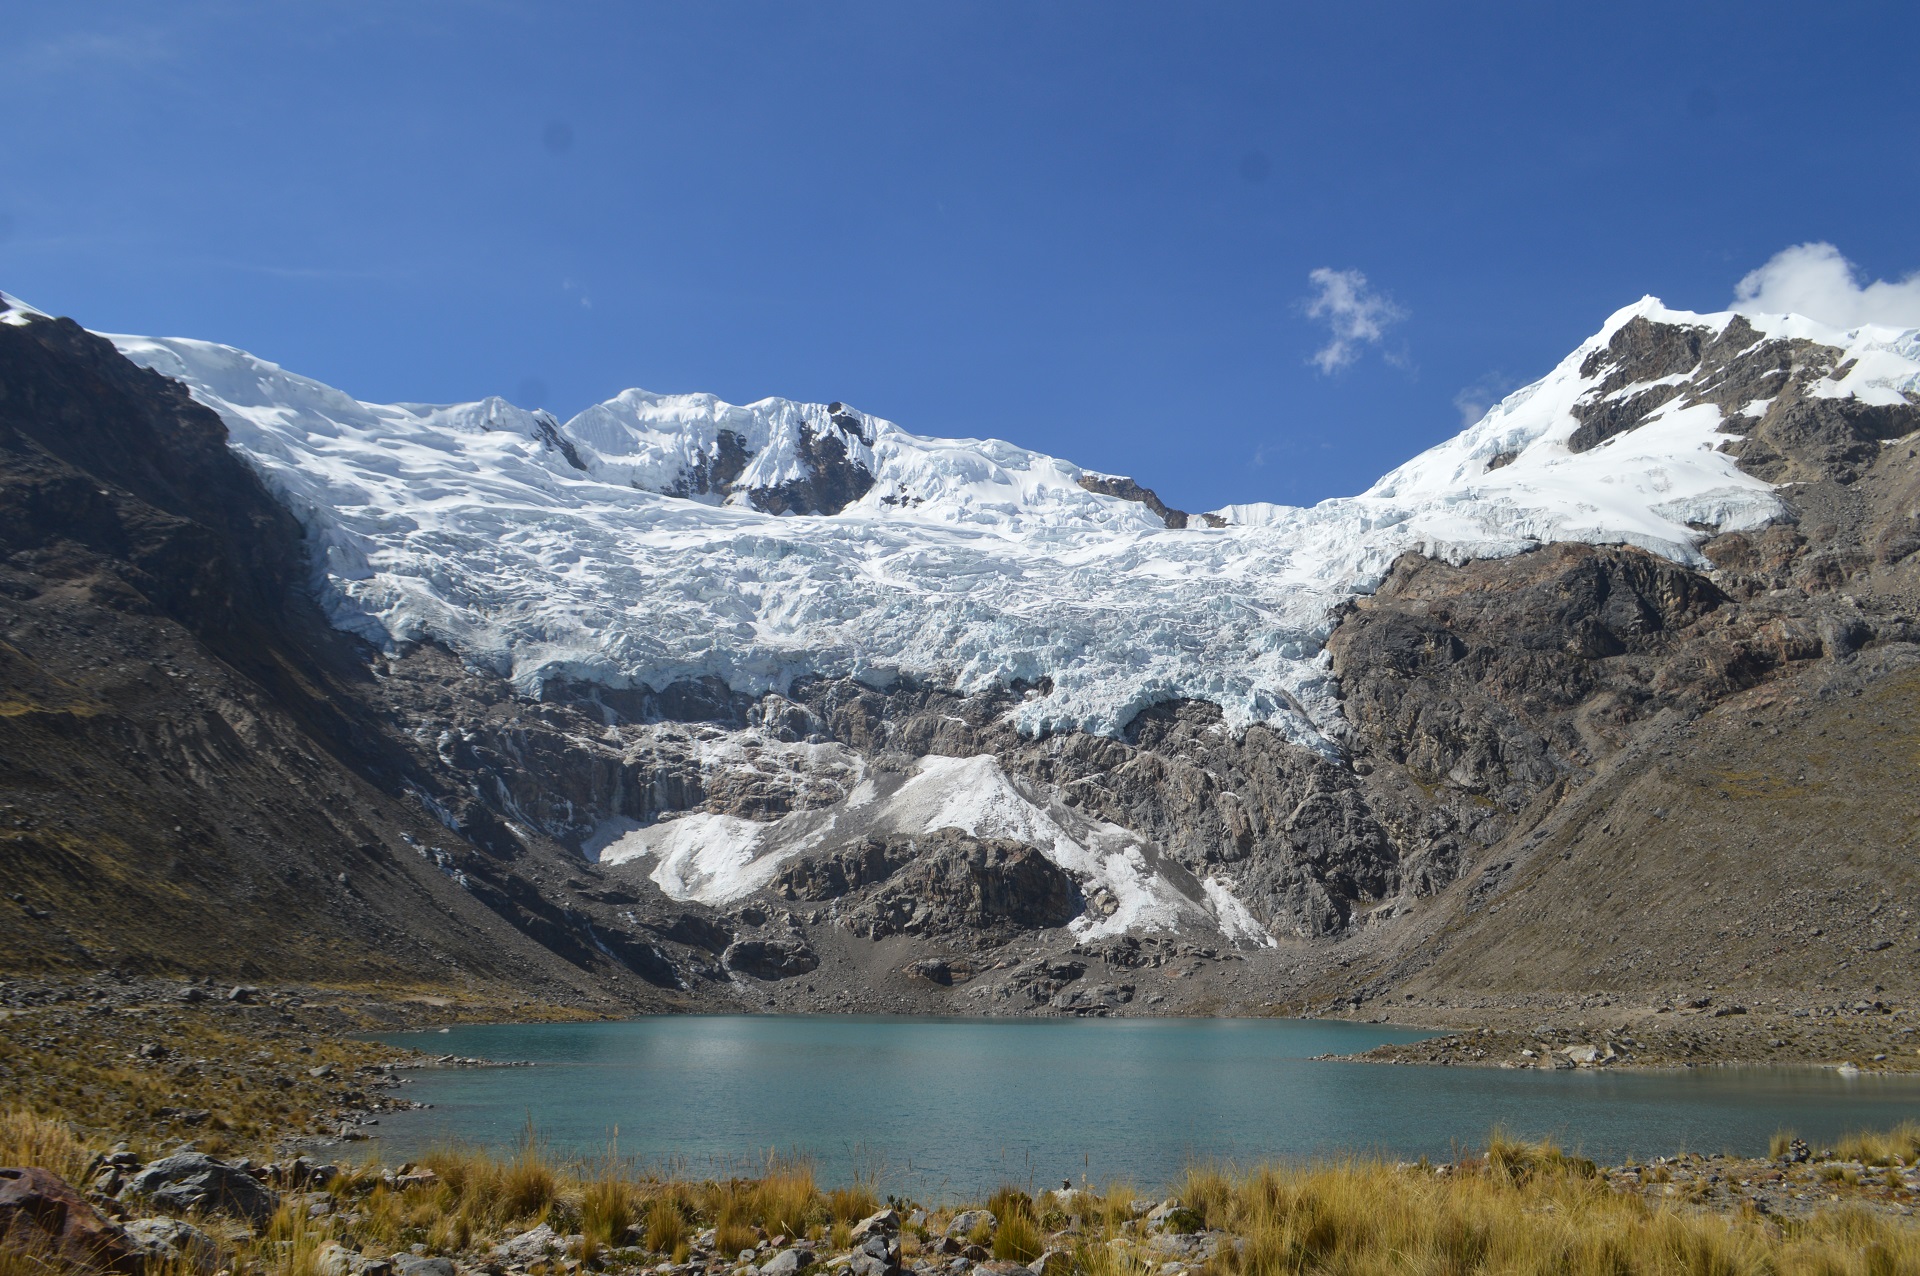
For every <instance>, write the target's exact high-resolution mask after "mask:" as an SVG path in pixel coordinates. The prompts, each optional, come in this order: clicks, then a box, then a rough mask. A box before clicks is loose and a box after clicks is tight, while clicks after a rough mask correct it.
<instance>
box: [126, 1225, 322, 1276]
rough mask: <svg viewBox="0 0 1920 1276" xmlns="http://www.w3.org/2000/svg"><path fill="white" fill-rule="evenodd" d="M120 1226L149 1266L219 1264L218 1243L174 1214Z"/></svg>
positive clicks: (201, 1267) (203, 1266) (198, 1269)
mask: <svg viewBox="0 0 1920 1276" xmlns="http://www.w3.org/2000/svg"><path fill="white" fill-rule="evenodd" d="M121 1230H122V1231H123V1232H124V1233H125V1234H126V1237H127V1243H128V1244H129V1245H131V1246H132V1247H133V1249H134V1251H135V1252H136V1253H138V1254H139V1255H140V1258H141V1261H142V1262H144V1263H146V1264H147V1265H148V1266H149V1267H153V1266H160V1265H163V1264H171V1263H177V1262H181V1261H183V1260H184V1261H185V1262H186V1263H187V1264H188V1265H189V1266H191V1267H192V1268H193V1270H194V1271H196V1272H211V1271H213V1270H215V1269H216V1268H217V1267H219V1265H220V1246H219V1243H218V1242H216V1241H215V1240H214V1239H213V1237H211V1236H209V1235H207V1234H206V1233H205V1232H203V1231H201V1230H200V1229H199V1228H197V1227H195V1226H194V1225H193V1224H192V1223H186V1222H182V1221H181V1220H180V1219H177V1218H137V1219H135V1220H133V1221H132V1222H131V1223H128V1224H126V1226H125V1227H123V1228H122V1229H121ZM355 1257H356V1258H357V1257H359V1255H357V1254H356V1255H355Z"/></svg>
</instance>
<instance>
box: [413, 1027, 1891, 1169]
mask: <svg viewBox="0 0 1920 1276" xmlns="http://www.w3.org/2000/svg"><path fill="white" fill-rule="evenodd" d="M1424 1035H1429V1034H1425V1033H1421V1032H1418V1031H1409V1030H1405V1029H1394V1028H1386V1027H1380V1026H1374V1025H1364V1024H1347V1023H1320V1022H1311V1021H1298V1020H1272V1019H1090V1020H1062V1019H1039V1020H1033V1019H1026V1020H1022V1019H926V1018H910V1017H898V1018H895V1017H881V1016H876V1017H857V1016H847V1015H832V1016H820V1017H786V1016H773V1015H765V1016H762V1015H743V1016H697V1015H676V1016H662V1017H658V1018H647V1019H637V1020H630V1021H626V1022H621V1023H592V1024H531V1025H496V1026H485V1027H465V1028H455V1029H452V1030H451V1031H449V1032H422V1033H401V1034H393V1035H388V1036H385V1037H383V1040H387V1041H391V1042H394V1043H395V1044H399V1045H408V1046H415V1047H418V1048H420V1049H422V1050H426V1051H428V1052H430V1053H434V1054H447V1053H452V1054H460V1055H477V1056H480V1057H484V1058H489V1059H496V1060H531V1061H533V1062H535V1063H536V1064H538V1065H539V1066H538V1067H533V1068H487V1069H464V1070H453V1069H449V1070H447V1071H430V1072H415V1073H411V1074H409V1075H411V1076H413V1077H414V1078H415V1079H416V1080H415V1082H414V1084H413V1085H411V1086H408V1087H407V1088H406V1090H405V1093H406V1095H407V1096H408V1097H410V1098H413V1099H417V1100H421V1101H424V1102H429V1103H432V1104H434V1105H435V1106H434V1108H433V1109H432V1110H430V1111H423V1112H411V1113H395V1114H391V1115H389V1116H386V1117H384V1118H382V1124H381V1125H380V1127H379V1128H378V1132H379V1134H380V1144H381V1146H380V1150H381V1152H382V1154H383V1155H385V1156H387V1157H388V1158H389V1159H392V1158H396V1157H404V1156H408V1155H411V1154H413V1153H417V1152H419V1151H421V1150H423V1149H425V1148H426V1147H428V1146H430V1145H431V1144H433V1143H436V1142H444V1141H448V1140H459V1141H462V1142H467V1143H478V1144H485V1145H489V1146H493V1147H496V1148H504V1147H510V1146H511V1145H512V1144H513V1142H514V1140H515V1138H516V1137H517V1136H518V1134H519V1133H520V1131H521V1130H523V1129H524V1128H525V1126H526V1124H527V1122H528V1121H529V1120H531V1121H532V1122H533V1124H534V1126H535V1127H536V1129H537V1130H538V1131H539V1134H540V1136H541V1137H542V1138H543V1139H544V1140H545V1141H546V1142H547V1143H548V1144H549V1145H551V1147H552V1148H553V1149H554V1150H556V1151H558V1152H561V1153H563V1154H565V1153H571V1154H582V1155H600V1154H604V1153H605V1152H606V1151H607V1150H608V1147H609V1145H610V1144H612V1143H613V1142H614V1140H615V1131H616V1129H617V1131H618V1144H617V1146H618V1152H619V1154H620V1155H621V1156H622V1157H629V1158H632V1159H634V1160H635V1161H636V1162H638V1163H639V1164H641V1165H643V1166H662V1167H666V1168H673V1169H677V1170H679V1171H681V1172H684V1173H692V1174H701V1175H704V1174H710V1173H715V1172H725V1171H747V1170H751V1169H753V1168H754V1167H756V1166H760V1165H764V1163H765V1161H766V1158H767V1156H768V1155H769V1154H770V1153H774V1152H779V1153H802V1154H805V1155H808V1156H810V1157H811V1158H812V1159H813V1161H814V1163H815V1167H816V1173H818V1174H819V1175H820V1177H821V1178H822V1179H823V1180H825V1181H829V1182H838V1181H842V1180H845V1179H846V1178H848V1177H850V1176H851V1175H853V1174H855V1173H866V1174H872V1175H875V1176H876V1177H877V1178H878V1179H879V1180H880V1186H881V1190H882V1191H883V1192H899V1193H903V1194H907V1195H911V1196H913V1197H915V1198H916V1199H919V1200H940V1199H945V1198H950V1197H953V1196H956V1195H967V1194H978V1193H981V1192H983V1191H985V1190H987V1189H991V1188H992V1187H993V1186H995V1185H997V1184H999V1183H1002V1182H1016V1183H1020V1184H1023V1185H1025V1184H1035V1185H1039V1186H1047V1185H1050V1184H1053V1183H1057V1182H1059V1181H1061V1180H1063V1179H1072V1180H1073V1181H1074V1182H1076V1183H1078V1182H1079V1181H1080V1180H1081V1179H1082V1177H1083V1176H1085V1177H1087V1178H1088V1179H1090V1180H1091V1181H1092V1182H1094V1183H1096V1184H1103V1183H1106V1182H1108V1181H1110V1180H1113V1179H1116V1178H1123V1179H1126V1180H1129V1181H1131V1182H1133V1183H1134V1184H1136V1185H1138V1186H1139V1187H1141V1188H1142V1189H1143V1190H1144V1189H1152V1188H1156V1187H1159V1186H1163V1185H1165V1184H1167V1183H1169V1182H1170V1181H1172V1180H1173V1179H1175V1178H1177V1177H1178V1176H1179V1174H1180V1173H1181V1171H1182V1170H1183V1169H1184V1167H1185V1166H1186V1165H1187V1164H1188V1163H1190V1162H1192V1161H1195V1160H1219V1161H1232V1162H1235V1163H1238V1164H1241V1165H1247V1164H1251V1163H1254V1162H1257V1161H1261V1160H1266V1159H1275V1158H1303V1157H1309V1156H1315V1155H1338V1154H1342V1153H1351V1152H1379V1153H1382V1154H1385V1155H1388V1156H1393V1157H1406V1158H1413V1157H1418V1156H1423V1155H1424V1156H1428V1157H1432V1158H1434V1159H1436V1160H1448V1159H1451V1158H1452V1156H1453V1155H1454V1149H1455V1148H1456V1147H1457V1146H1461V1145H1467V1144H1474V1145H1478V1144H1479V1143H1480V1142H1481V1141H1483V1140H1484V1139H1485V1137H1486V1134H1487V1131H1488V1130H1490V1129H1491V1128H1492V1127H1494V1126H1495V1125H1504V1126H1505V1127H1506V1128H1508V1129H1509V1130H1512V1131H1514V1132H1515V1133H1518V1134H1521V1135H1525V1136H1527V1137H1540V1136H1547V1135H1551V1136H1553V1137H1556V1138H1558V1139H1559V1140H1560V1141H1561V1142H1562V1143H1563V1144H1564V1145H1566V1146H1568V1147H1572V1148H1579V1149H1581V1150H1583V1151H1584V1152H1585V1153H1586V1154H1587V1155H1590V1156H1594V1157H1597V1158H1603V1159H1605V1160H1608V1161H1618V1160H1619V1159H1621V1158H1623V1157H1625V1156H1626V1155H1627V1154H1629V1153H1633V1154H1635V1155H1639V1156H1642V1157H1646V1156H1653V1155H1661V1154H1666V1153H1671V1152H1676V1151H1683V1150H1692V1151H1722V1150H1732V1151H1737V1152H1760V1151H1764V1150H1765V1148H1766V1143H1767V1138H1768V1136H1769V1135H1770V1134H1772V1133H1773V1131H1775V1130H1776V1129H1779V1128H1780V1127H1782V1126H1790V1127H1792V1128H1794V1129H1796V1130H1798V1131H1799V1132H1800V1133H1801V1134H1803V1135H1804V1136H1806V1137H1807V1138H1808V1139H1810V1140H1813V1141H1815V1142H1816V1144H1817V1143H1818V1141H1819V1140H1822V1139H1832V1138H1833V1137H1835V1136H1836V1135H1838V1134H1840V1133H1842V1132H1844V1131H1846V1130H1849V1129H1855V1128H1859V1127H1861V1126H1886V1125H1890V1124H1892V1123H1893V1122H1895V1121H1898V1120H1901V1119H1904V1118H1914V1117H1920V1079H1910V1078H1909V1079H1901V1078H1880V1077H1875V1076H1872V1075H1867V1076H1860V1077H1853V1078H1843V1077H1840V1076H1838V1075H1837V1074H1835V1073H1834V1072H1832V1071H1831V1070H1822V1069H1773V1068H1768V1069H1727V1068H1714V1069H1696V1070H1691V1071H1681V1072H1657V1073H1656V1072H1648V1073H1629V1072H1611V1071H1593V1070H1581V1071H1578V1072H1532V1071H1528V1072H1518V1071H1505V1070H1501V1069H1497V1068H1438V1067H1393V1066H1385V1065H1380V1064H1361V1063H1333V1062H1315V1061H1313V1060H1312V1058H1311V1056H1313V1055H1319V1054H1328V1053H1348V1052H1352V1051H1356V1050H1364V1049H1367V1048H1369V1047H1372V1046H1375V1045H1379V1044H1382V1043H1384V1042H1392V1041H1410V1040H1415V1039H1417V1038H1419V1037H1421V1036H1424Z"/></svg>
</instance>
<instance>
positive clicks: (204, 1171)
mask: <svg viewBox="0 0 1920 1276" xmlns="http://www.w3.org/2000/svg"><path fill="white" fill-rule="evenodd" d="M130 1186H131V1187H132V1188H133V1190H134V1191H135V1192H138V1193H140V1194H141V1195H142V1196H146V1197H149V1198H151V1199H152V1200H153V1201H154V1202H156V1203H157V1204H160V1205H164V1206H166V1207H167V1208H169V1209H177V1210H202V1211H221V1212H224V1213H228V1214H238V1215H239V1216H241V1217H242V1218H245V1219H247V1220H248V1221H249V1222H254V1223H264V1222H266V1221H267V1219H269V1218H271V1217H272V1216H273V1211H274V1209H275V1208H276V1207H277V1206H278V1205H279V1203H280V1202H279V1198H278V1197H277V1196H275V1195H274V1193H273V1190H272V1189H271V1188H269V1187H268V1186H267V1185H266V1184H264V1183H262V1182H261V1181H260V1180H259V1179H257V1178H255V1177H253V1175H251V1174H249V1173H247V1171H246V1170H244V1169H242V1168H241V1167H239V1166H237V1165H228V1164H226V1163H225V1162H224V1161H216V1160H215V1159H214V1158H212V1157H210V1156H208V1155H207V1154H206V1153H204V1152H176V1153H174V1154H173V1155H172V1156H169V1157H163V1158H161V1159H160V1160H158V1161H155V1162H154V1163H153V1164H152V1165H149V1166H148V1167H147V1168H146V1169H144V1170H142V1171H140V1173H138V1174H136V1175H135V1176H134V1178H133V1182H132V1183H131V1184H130Z"/></svg>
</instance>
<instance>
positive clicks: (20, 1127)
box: [0, 1108, 93, 1186]
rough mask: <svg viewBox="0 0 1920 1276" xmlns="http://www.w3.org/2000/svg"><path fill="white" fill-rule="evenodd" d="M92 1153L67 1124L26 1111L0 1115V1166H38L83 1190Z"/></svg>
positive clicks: (20, 1109)
mask: <svg viewBox="0 0 1920 1276" xmlns="http://www.w3.org/2000/svg"><path fill="white" fill-rule="evenodd" d="M92 1159H93V1149H92V1148H91V1147H89V1146H88V1145H87V1144H86V1142H85V1141H84V1140H82V1139H81V1138H80V1137H79V1136H78V1135H76V1134H75V1133H74V1132H73V1129H72V1127H71V1126H69V1125H68V1124H67V1123H66V1122H64V1121H55V1120H52V1119H51V1118H48V1117H43V1116H41V1115H39V1114H38V1113H36V1112H32V1111H29V1110H28V1109H26V1108H9V1109H8V1110H7V1111H6V1112H5V1113H0V1165H37V1166H39V1167H40V1168H41V1169H45V1170H52V1171H53V1172H54V1173H55V1174H58V1175H59V1176H60V1177H61V1178H63V1179H65V1180H67V1181H68V1182H69V1183H73V1184H75V1185H76V1186H82V1184H81V1183H80V1177H81V1175H83V1174H85V1173H86V1169H87V1163H88V1162H90V1161H91V1160H92Z"/></svg>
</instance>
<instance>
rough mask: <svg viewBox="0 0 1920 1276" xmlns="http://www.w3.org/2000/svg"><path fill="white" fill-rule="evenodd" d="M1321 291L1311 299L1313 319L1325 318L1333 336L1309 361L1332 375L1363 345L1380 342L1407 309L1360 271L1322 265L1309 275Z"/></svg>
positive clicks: (1309, 316)
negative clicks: (1370, 283)
mask: <svg viewBox="0 0 1920 1276" xmlns="http://www.w3.org/2000/svg"><path fill="white" fill-rule="evenodd" d="M1307 278H1308V280H1309V281H1311V282H1312V284H1313V286H1314V288H1315V289H1316V290H1317V291H1316V293H1315V295H1314V296H1313V298H1312V299H1310V300H1309V301H1308V302H1307V317H1308V318H1309V319H1324V320H1326V323H1327V329H1328V331H1329V332H1331V333H1332V334H1333V339H1332V340H1331V341H1328V342H1327V344H1326V345H1324V346H1322V347H1320V349H1318V350H1316V351H1314V353H1313V357H1312V358H1311V359H1309V360H1308V362H1309V363H1311V364H1313V365H1314V366H1315V367H1316V368H1319V369H1320V371H1321V372H1322V373H1325V374H1329V375H1330V374H1332V373H1335V372H1338V371H1339V370H1340V369H1342V368H1344V367H1346V366H1347V365H1348V364H1350V363H1352V362H1353V361H1354V360H1355V359H1358V358H1359V357H1360V349H1361V347H1362V346H1368V345H1377V344H1378V343H1379V341H1380V339H1381V338H1382V337H1384V336H1386V334H1387V329H1388V328H1390V327H1392V326H1393V325H1394V324H1396V323H1398V322H1399V321H1400V320H1402V319H1405V318H1406V317H1407V312H1406V311H1404V310H1402V309H1401V308H1400V307H1398V306H1396V305H1394V304H1393V302H1391V301H1389V300H1388V299H1387V298H1386V297H1384V296H1382V295H1381V294H1380V293H1377V292H1375V291H1373V290H1372V289H1371V288H1369V287H1367V277H1366V276H1365V275H1363V274H1361V273H1360V272H1359V271H1357V270H1334V269H1332V268H1331V267H1327V266H1322V267H1320V269H1318V270H1316V271H1314V272H1312V273H1311V274H1309V275H1308V276H1307Z"/></svg>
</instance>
